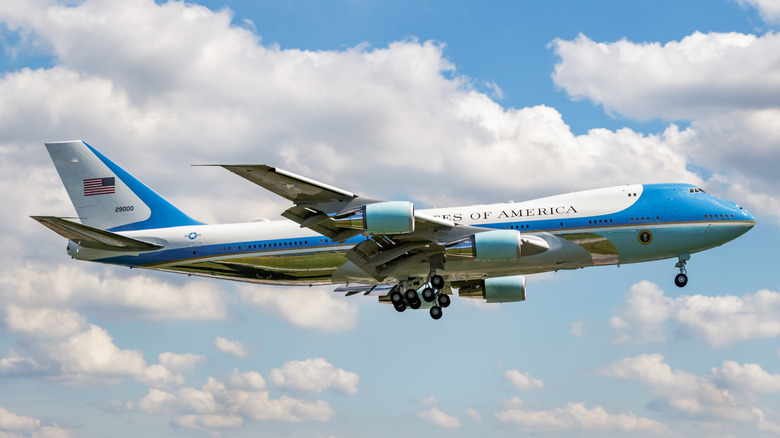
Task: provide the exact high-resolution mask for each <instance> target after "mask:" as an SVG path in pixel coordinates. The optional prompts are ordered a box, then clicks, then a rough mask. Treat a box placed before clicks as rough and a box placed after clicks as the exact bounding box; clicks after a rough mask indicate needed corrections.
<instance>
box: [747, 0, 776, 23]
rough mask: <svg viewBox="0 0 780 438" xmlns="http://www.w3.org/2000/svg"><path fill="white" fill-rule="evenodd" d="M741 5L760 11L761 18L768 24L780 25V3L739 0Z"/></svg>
mask: <svg viewBox="0 0 780 438" xmlns="http://www.w3.org/2000/svg"><path fill="white" fill-rule="evenodd" d="M737 2H738V3H739V4H741V5H750V6H753V7H755V8H756V9H758V11H759V12H760V13H761V18H763V19H764V21H766V22H767V23H774V24H780V3H778V2H777V1H775V0H737Z"/></svg>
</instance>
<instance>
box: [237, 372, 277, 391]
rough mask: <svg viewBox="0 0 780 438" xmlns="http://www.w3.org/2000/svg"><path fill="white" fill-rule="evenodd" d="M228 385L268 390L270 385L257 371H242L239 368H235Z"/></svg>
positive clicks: (253, 389) (254, 389)
mask: <svg viewBox="0 0 780 438" xmlns="http://www.w3.org/2000/svg"><path fill="white" fill-rule="evenodd" d="M227 387H228V388H230V389H243V390H248V391H266V390H268V385H266V383H265V379H263V376H262V375H260V373H258V372H257V371H247V372H245V373H240V372H239V371H238V368H234V369H233V373H232V374H230V377H228V380H227Z"/></svg>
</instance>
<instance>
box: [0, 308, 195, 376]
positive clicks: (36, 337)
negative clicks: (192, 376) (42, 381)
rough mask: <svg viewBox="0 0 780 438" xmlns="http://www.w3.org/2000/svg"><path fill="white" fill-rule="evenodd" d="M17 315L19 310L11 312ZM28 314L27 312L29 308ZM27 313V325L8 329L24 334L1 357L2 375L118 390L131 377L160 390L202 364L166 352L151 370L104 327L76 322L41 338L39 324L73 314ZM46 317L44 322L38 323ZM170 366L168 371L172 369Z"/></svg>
mask: <svg viewBox="0 0 780 438" xmlns="http://www.w3.org/2000/svg"><path fill="white" fill-rule="evenodd" d="M10 310H11V312H10V314H11V315H17V314H18V313H19V312H20V311H19V310H18V309H16V310H15V309H10ZM28 310H29V309H28ZM23 314H30V315H33V318H31V321H30V323H29V324H21V323H19V322H14V321H11V323H10V324H8V327H9V329H11V330H12V331H15V332H17V333H20V334H22V335H23V336H22V337H21V339H20V341H19V342H18V343H17V345H16V346H14V347H13V348H12V349H11V350H10V352H9V355H8V356H7V357H4V358H0V374H5V375H18V376H25V377H39V376H43V377H46V378H49V379H53V380H58V381H62V382H65V383H68V384H79V385H84V384H105V385H115V384H118V383H120V382H121V381H122V380H123V379H124V378H127V377H130V378H134V379H136V380H138V381H139V382H141V383H143V384H145V385H148V386H152V387H160V388H171V387H176V386H180V385H182V384H184V377H183V376H182V375H181V374H177V373H176V371H181V372H187V371H191V370H192V367H193V366H194V364H195V363H197V362H199V361H201V360H203V359H204V357H203V356H198V355H176V354H173V353H162V354H160V356H159V358H158V359H159V362H160V363H158V364H151V365H147V363H146V361H145V360H144V358H143V354H142V353H141V351H139V350H124V349H120V348H119V347H117V346H116V345H115V344H114V342H113V338H112V337H111V335H110V334H109V333H108V331H107V330H105V329H104V328H102V327H99V326H97V325H95V324H90V323H88V322H86V320H85V319H83V318H81V317H79V318H75V319H76V320H77V321H78V324H70V323H67V324H61V323H60V322H61V320H60V321H59V322H57V323H54V324H53V327H54V328H61V327H68V329H67V330H60V331H53V332H52V333H50V334H48V335H44V334H41V321H44V320H47V319H52V320H58V318H57V317H58V316H63V315H64V319H68V318H73V315H74V313H73V312H56V311H45V312H42V311H40V310H39V309H32V310H29V311H28V312H26V313H22V315H23ZM40 315H45V316H46V317H45V318H35V317H36V316H40ZM169 366H170V368H169Z"/></svg>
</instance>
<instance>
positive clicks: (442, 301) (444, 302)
mask: <svg viewBox="0 0 780 438" xmlns="http://www.w3.org/2000/svg"><path fill="white" fill-rule="evenodd" d="M451 302H452V300H450V296H449V295H447V294H441V295H439V305H441V306H442V307H449V306H450V303H451Z"/></svg>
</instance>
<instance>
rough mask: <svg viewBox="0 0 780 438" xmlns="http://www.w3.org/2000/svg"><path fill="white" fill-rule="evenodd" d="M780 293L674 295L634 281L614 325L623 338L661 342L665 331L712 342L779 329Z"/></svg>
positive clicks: (718, 344) (773, 332)
mask: <svg viewBox="0 0 780 438" xmlns="http://www.w3.org/2000/svg"><path fill="white" fill-rule="evenodd" d="M778 315H780V293H777V292H772V291H768V290H761V291H758V292H756V293H754V294H745V295H743V296H742V297H737V296H733V295H726V296H717V297H709V296H703V295H681V296H679V297H677V298H670V297H667V296H665V295H664V292H663V291H662V290H661V289H659V288H658V286H657V285H655V284H654V283H651V282H648V281H641V282H639V283H637V284H635V285H633V286H632V287H631V290H630V291H629V292H628V293H627V294H626V296H625V298H624V300H623V303H622V304H621V305H620V306H619V307H618V308H617V309H616V310H615V312H614V315H613V316H612V318H611V319H610V325H611V326H612V328H614V329H615V330H616V331H617V332H618V334H619V337H618V339H617V340H616V341H617V342H619V343H624V342H636V343H646V342H660V341H664V340H665V339H666V335H665V334H664V333H665V332H667V331H669V330H670V329H672V330H673V331H674V332H675V333H677V334H680V335H683V336H690V337H693V338H696V339H701V340H703V341H704V342H705V343H707V344H708V345H711V346H713V347H724V346H728V345H731V344H733V343H734V342H737V341H744V340H750V339H760V338H769V337H776V336H778V335H780V316H778Z"/></svg>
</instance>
